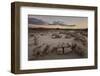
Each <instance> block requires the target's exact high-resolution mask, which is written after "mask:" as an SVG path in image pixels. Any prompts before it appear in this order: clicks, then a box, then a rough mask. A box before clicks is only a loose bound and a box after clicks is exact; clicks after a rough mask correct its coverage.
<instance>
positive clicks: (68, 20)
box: [28, 15, 88, 28]
mask: <svg viewBox="0 0 100 76" xmlns="http://www.w3.org/2000/svg"><path fill="white" fill-rule="evenodd" d="M28 18H37V19H41V20H43V21H45V22H47V23H52V22H54V21H61V22H64V24H68V25H77V26H78V27H84V28H87V26H88V18H87V17H71V16H46V15H29V16H28Z"/></svg>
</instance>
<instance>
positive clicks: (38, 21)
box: [28, 18, 47, 25]
mask: <svg viewBox="0 0 100 76" xmlns="http://www.w3.org/2000/svg"><path fill="white" fill-rule="evenodd" d="M28 23H29V24H36V25H43V24H47V23H46V22H45V21H43V20H41V19H37V18H28Z"/></svg>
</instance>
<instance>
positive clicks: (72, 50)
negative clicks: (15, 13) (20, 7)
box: [28, 29, 88, 60]
mask: <svg viewBox="0 0 100 76" xmlns="http://www.w3.org/2000/svg"><path fill="white" fill-rule="evenodd" d="M87 44H88V43H87V29H74V30H57V29H56V30H51V29H50V30H49V29H46V30H44V29H29V31H28V60H48V59H76V58H78V59H79V58H87V55H88V53H87V52H88V51H87V50H88V48H87Z"/></svg>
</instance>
